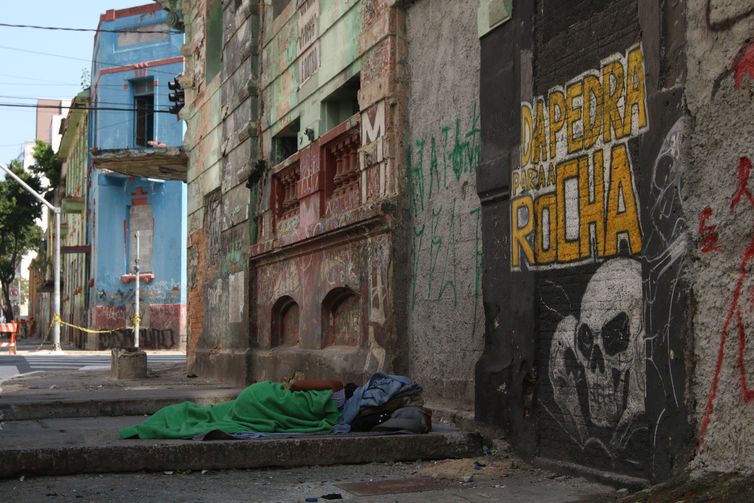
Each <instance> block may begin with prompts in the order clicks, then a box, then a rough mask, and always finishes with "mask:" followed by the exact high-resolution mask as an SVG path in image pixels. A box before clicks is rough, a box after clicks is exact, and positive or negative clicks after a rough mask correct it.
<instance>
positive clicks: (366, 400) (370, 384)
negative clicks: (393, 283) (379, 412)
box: [333, 372, 411, 433]
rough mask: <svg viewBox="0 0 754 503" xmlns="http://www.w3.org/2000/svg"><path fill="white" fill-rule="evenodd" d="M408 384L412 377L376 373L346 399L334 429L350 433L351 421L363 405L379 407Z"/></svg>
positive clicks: (336, 431) (338, 431)
mask: <svg viewBox="0 0 754 503" xmlns="http://www.w3.org/2000/svg"><path fill="white" fill-rule="evenodd" d="M407 384H411V379H409V378H408V377H404V376H395V375H388V374H381V373H379V372H378V373H376V374H374V375H373V376H372V377H370V378H369V380H368V381H367V383H366V384H365V385H364V386H360V387H358V388H356V391H354V392H353V396H351V398H349V399H348V400H347V401H346V404H345V405H344V406H343V415H342V416H341V418H340V422H339V423H338V424H336V425H335V428H333V431H334V432H335V433H348V432H349V431H351V421H353V420H354V418H355V417H356V416H357V415H358V414H359V410H360V409H361V408H362V407H377V406H380V405H382V404H384V403H386V402H387V401H388V400H390V399H391V398H392V397H393V395H395V394H396V393H398V391H400V389H401V388H402V387H403V386H405V385H407Z"/></svg>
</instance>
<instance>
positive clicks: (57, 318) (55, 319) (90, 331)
mask: <svg viewBox="0 0 754 503" xmlns="http://www.w3.org/2000/svg"><path fill="white" fill-rule="evenodd" d="M137 320H139V321H141V316H139V315H138V314H137V315H135V316H134V324H136V321H137ZM56 323H60V324H61V325H65V326H66V327H71V328H75V329H76V330H81V331H82V332H86V333H88V334H111V333H113V332H118V331H120V330H128V329H132V328H133V327H119V328H113V329H110V330H94V329H92V328H85V327H81V326H79V325H74V324H73V323H67V322H65V321H63V319H62V318H61V317H60V315H59V314H55V316H53V317H52V322H51V323H50V326H51V327H52V326H54V325H55V324H56Z"/></svg>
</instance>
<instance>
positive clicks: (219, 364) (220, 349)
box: [179, 0, 259, 383]
mask: <svg viewBox="0 0 754 503" xmlns="http://www.w3.org/2000/svg"><path fill="white" fill-rule="evenodd" d="M258 8H259V4H258V2H257V1H256V0H245V1H239V2H222V1H218V0H209V1H201V2H188V1H184V2H182V8H181V9H179V12H180V15H181V16H182V17H183V21H184V24H185V27H186V28H185V31H186V43H185V45H184V47H183V49H182V52H183V54H184V55H185V56H186V58H187V61H186V70H185V72H184V76H183V78H182V83H183V87H184V88H185V89H186V106H185V108H184V109H183V111H182V112H181V117H182V118H183V119H184V120H185V121H186V135H185V138H184V148H185V149H186V151H187V152H188V157H189V167H188V221H189V231H188V232H189V239H188V261H189V264H188V313H187V320H188V333H189V337H188V342H187V355H188V362H189V368H190V369H191V371H192V372H195V373H197V374H199V375H205V376H211V377H218V378H222V379H225V380H226V381H228V382H236V383H245V382H247V381H248V379H249V377H248V376H249V368H248V362H247V352H248V349H249V317H248V308H247V306H248V303H249V288H248V284H249V275H248V274H249V271H248V265H247V257H248V249H249V246H250V240H249V225H248V205H249V189H248V188H247V187H246V181H247V179H248V177H249V172H250V171H251V164H252V160H254V159H256V158H257V154H256V152H257V139H256V138H257V122H256V121H257V116H256V110H257V103H256V96H257V91H256V84H257V81H256V76H257V68H258V61H257V52H258V37H259V16H258ZM215 49H217V50H218V51H219V53H218V54H209V56H208V54H207V51H208V50H209V51H210V52H212V51H214V50H215ZM208 57H210V58H219V61H215V60H214V59H213V60H212V61H211V64H208V61H207V58H208ZM215 64H219V65H220V66H219V71H218V72H217V73H216V75H210V73H214V67H213V66H212V65H215ZM208 72H209V73H208Z"/></svg>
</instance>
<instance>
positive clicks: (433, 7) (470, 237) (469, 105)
mask: <svg viewBox="0 0 754 503" xmlns="http://www.w3.org/2000/svg"><path fill="white" fill-rule="evenodd" d="M433 33H454V36H453V37H448V38H447V39H444V40H438V39H437V37H434V36H432V34H433ZM406 34H407V40H408V66H409V68H410V71H409V89H408V107H407V108H408V114H409V117H408V118H409V128H408V132H407V136H406V153H405V155H406V168H407V189H408V196H409V200H408V206H409V211H410V214H411V220H410V221H411V228H410V229H409V230H408V232H407V234H408V239H409V240H410V243H411V257H410V260H411V264H410V278H411V283H410V292H409V299H408V303H409V309H408V315H409V324H408V332H409V334H410V353H411V359H410V365H411V367H410V368H411V376H412V377H413V378H414V379H415V380H417V381H418V382H421V383H422V386H424V388H425V394H426V395H427V396H428V398H429V399H430V400H432V401H434V402H435V403H436V404H439V405H442V406H445V407H448V408H453V409H465V410H471V409H472V408H473V397H474V388H473V386H474V382H473V366H474V363H475V362H476V360H477V358H478V357H479V354H480V351H481V347H482V333H483V306H482V299H481V281H480V276H481V227H480V216H481V214H480V211H479V198H478V197H477V195H476V170H477V167H478V164H479V155H480V146H481V136H480V128H481V124H480V114H479V103H478V99H479V80H478V79H479V39H478V38H477V30H476V9H473V8H469V5H466V4H465V3H464V2H448V1H441V0H424V1H420V2H415V3H413V4H412V5H411V6H410V7H409V8H408V9H407V25H406ZM438 43H439V47H438Z"/></svg>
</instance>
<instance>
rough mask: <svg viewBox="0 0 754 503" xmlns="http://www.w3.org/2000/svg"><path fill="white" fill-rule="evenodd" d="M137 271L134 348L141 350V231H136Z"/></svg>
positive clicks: (135, 264)
mask: <svg viewBox="0 0 754 503" xmlns="http://www.w3.org/2000/svg"><path fill="white" fill-rule="evenodd" d="M134 269H136V294H135V304H134V347H135V348H136V349H139V328H140V327H141V315H140V314H139V280H140V279H141V278H139V276H140V275H141V273H140V272H139V231H136V260H135V262H134Z"/></svg>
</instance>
